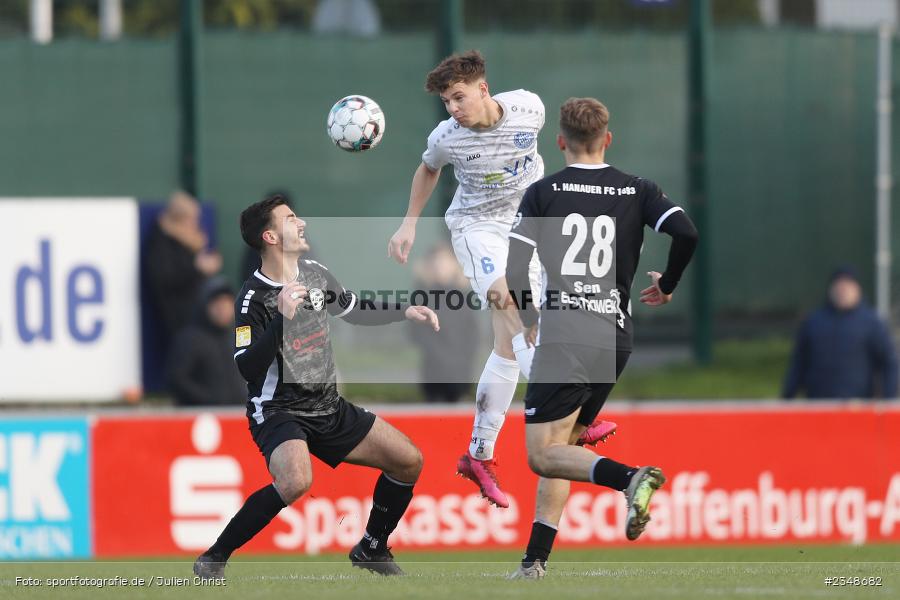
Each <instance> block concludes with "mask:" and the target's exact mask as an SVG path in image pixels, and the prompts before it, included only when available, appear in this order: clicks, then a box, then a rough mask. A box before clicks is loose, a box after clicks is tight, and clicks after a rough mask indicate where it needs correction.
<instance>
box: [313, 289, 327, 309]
mask: <svg viewBox="0 0 900 600" xmlns="http://www.w3.org/2000/svg"><path fill="white" fill-rule="evenodd" d="M309 304H310V306H312V309H313V310H314V311H316V312H319V311H320V310H322V309H323V308H324V307H325V292H323V291H322V290H320V289H319V288H310V289H309Z"/></svg>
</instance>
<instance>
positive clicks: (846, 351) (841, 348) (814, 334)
mask: <svg viewBox="0 0 900 600" xmlns="http://www.w3.org/2000/svg"><path fill="white" fill-rule="evenodd" d="M800 392H805V393H806V396H807V397H808V398H820V399H826V398H876V397H881V398H896V397H897V354H896V352H895V350H894V343H893V340H892V339H891V334H890V331H889V330H888V327H887V325H886V324H885V323H884V322H883V321H882V320H881V319H880V318H879V317H878V315H877V314H876V312H875V311H874V310H873V309H872V307H870V306H869V305H868V304H867V303H866V302H865V301H864V300H863V297H862V288H861V287H860V284H859V278H858V277H857V274H856V271H855V270H854V269H853V268H851V267H843V268H840V269H838V270H837V271H835V272H834V274H833V275H832V276H831V280H830V282H829V286H828V299H827V301H826V303H825V305H824V306H822V307H821V308H819V309H818V310H816V311H815V312H813V313H812V314H811V315H810V316H809V317H807V319H806V320H805V321H804V322H803V324H802V325H801V326H800V330H799V332H798V333H797V340H796V344H795V346H794V351H793V355H792V357H791V364H790V367H789V369H788V372H787V377H786V378H785V382H784V397H785V398H793V397H795V396H797V395H798V394H799V393H800Z"/></svg>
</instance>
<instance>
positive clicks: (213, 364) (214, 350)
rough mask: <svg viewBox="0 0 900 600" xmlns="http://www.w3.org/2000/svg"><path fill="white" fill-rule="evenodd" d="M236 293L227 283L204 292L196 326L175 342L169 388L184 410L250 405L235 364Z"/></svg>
mask: <svg viewBox="0 0 900 600" xmlns="http://www.w3.org/2000/svg"><path fill="white" fill-rule="evenodd" d="M233 330H234V291H233V290H232V289H231V287H230V286H229V285H228V284H227V283H226V282H225V280H224V279H221V278H219V277H215V278H213V279H210V280H209V281H208V282H207V283H206V284H205V285H204V287H203V288H202V290H201V300H200V302H199V303H198V306H197V310H196V312H195V317H194V322H193V323H192V324H190V325H188V326H187V327H186V328H185V329H184V330H182V331H181V332H180V333H179V334H178V336H177V337H176V338H175V342H174V344H173V345H172V351H171V353H170V356H169V365H168V369H167V374H168V384H169V388H170V390H171V392H172V394H173V395H174V396H175V401H176V403H177V404H178V405H180V406H209V405H233V406H242V405H243V404H245V403H246V401H247V385H246V383H245V382H244V379H243V378H242V377H241V374H240V372H239V371H238V368H237V366H236V365H235V364H234V358H233V357H232V352H233V348H234V344H233V340H232V335H234V333H233Z"/></svg>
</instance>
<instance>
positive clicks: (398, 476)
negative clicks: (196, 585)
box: [194, 195, 438, 578]
mask: <svg viewBox="0 0 900 600" xmlns="http://www.w3.org/2000/svg"><path fill="white" fill-rule="evenodd" d="M305 227H306V223H305V222H304V221H303V220H302V219H300V218H298V217H297V216H296V215H295V214H294V212H293V211H292V210H291V208H290V206H288V204H287V201H286V200H285V199H284V197H282V196H278V195H276V196H271V197H269V198H266V199H265V200H263V201H261V202H258V203H256V204H253V205H252V206H250V207H249V208H247V209H246V210H245V211H244V212H243V213H242V214H241V236H242V237H243V238H244V241H245V242H247V244H248V245H250V246H251V247H252V248H254V249H256V250H257V251H259V253H260V256H261V258H262V267H261V268H260V269H258V270H257V271H256V272H255V273H253V275H251V276H250V278H249V279H248V280H247V282H246V283H245V284H244V287H243V288H242V289H241V292H240V294H239V296H238V298H237V301H236V303H235V312H236V323H235V325H236V329H235V353H234V359H235V362H236V363H237V366H238V369H239V370H240V372H241V375H243V376H244V379H246V380H247V390H248V401H247V417H248V420H249V422H250V433H251V435H252V436H253V440H254V441H255V442H256V444H257V446H258V447H259V449H260V452H261V453H262V454H263V456H264V457H265V459H266V465H267V466H268V469H269V472H270V473H271V475H272V479H273V480H274V483H272V484H271V485H268V486H266V487H264V488H262V489H260V490H258V491H256V492H255V493H253V494H252V495H251V496H250V497H249V498H247V500H246V502H245V503H244V505H243V506H242V507H241V509H240V510H239V511H238V512H237V514H236V515H235V516H234V517H233V518H232V519H231V521H230V522H229V523H228V525H227V526H226V527H225V530H224V531H223V532H222V534H221V535H220V536H219V538H218V539H217V540H216V542H215V544H213V545H212V546H211V547H210V548H209V550H207V551H206V552H204V553H203V554H202V555H201V556H200V557H199V558H198V559H197V561H196V562H195V563H194V573H195V574H197V575H198V576H200V577H204V578H220V577H223V576H224V568H225V563H226V561H227V560H228V558H229V557H230V556H231V553H232V552H234V551H235V550H236V549H237V548H239V547H241V546H242V545H243V544H245V543H246V542H247V541H249V540H250V539H251V538H252V537H253V536H254V535H256V534H257V533H258V532H259V531H261V530H262V529H263V528H264V527H265V526H266V525H267V524H268V523H269V522H270V521H271V520H272V519H273V518H274V517H275V515H277V514H278V512H279V511H280V510H281V509H282V508H284V507H285V506H286V505H288V504H291V503H292V502H294V501H295V500H297V499H298V498H300V496H302V495H303V494H305V493H306V492H307V490H309V488H310V485H311V484H312V467H311V465H310V458H309V456H310V454H312V455H313V456H316V457H317V458H319V459H320V460H322V461H323V462H325V463H326V464H328V465H329V466H331V467H332V468H335V467H337V466H338V465H339V464H341V463H342V462H347V463H351V464H356V465H364V466H368V467H374V468H376V469H380V470H381V471H382V473H381V476H380V477H379V478H378V481H377V483H376V485H375V492H374V494H373V503H374V504H373V508H372V511H371V513H370V514H369V520H368V523H367V524H366V533H365V536H364V537H363V539H362V540H360V542H359V543H358V544H357V545H356V546H355V547H354V548H353V549H352V550H351V552H350V560H351V563H352V564H353V565H354V566H357V567H361V568H366V569H369V570H371V571H374V572H376V573H381V574H382V575H400V574H402V573H403V572H402V571H401V570H400V568H399V567H398V566H397V565H396V563H394V558H393V555H392V554H391V552H390V550H389V549H388V547H387V539H388V536H389V535H390V534H391V532H393V531H394V528H395V527H396V526H397V523H398V522H399V521H400V518H401V517H402V516H403V513H404V512H405V511H406V508H407V506H409V502H410V500H411V499H412V495H413V486H414V485H415V482H416V480H417V479H418V477H419V473H420V472H421V470H422V454H421V452H420V451H419V449H418V448H416V446H414V445H413V443H412V442H411V441H410V440H409V438H407V437H406V436H405V435H403V434H402V433H401V432H399V431H398V430H396V429H395V428H393V427H392V426H390V425H388V424H387V423H386V422H385V421H383V420H382V419H380V418H378V417H376V416H375V415H374V414H372V413H370V412H369V411H367V410H365V409H362V408H359V407H357V406H354V405H353V404H351V403H350V402H347V401H346V400H344V398H342V397H341V396H340V394H338V391H337V381H336V376H335V368H334V357H333V354H332V349H331V342H330V340H329V326H328V316H329V315H331V316H334V317H338V318H342V319H344V320H346V321H348V322H350V323H355V324H360V325H380V324H383V323H391V322H394V321H402V320H403V319H409V320H412V321H419V322H422V323H424V324H428V325H431V326H432V328H433V329H434V330H435V331H437V330H438V320H437V316H436V315H435V314H434V312H433V311H431V310H430V309H428V308H427V307H421V306H412V307H411V306H405V305H400V304H396V305H389V304H387V303H384V304H382V305H381V306H376V305H375V303H373V302H371V301H363V300H360V298H359V297H358V296H357V295H356V294H354V293H353V292H351V291H348V290H346V289H344V287H343V286H341V284H340V283H338V281H337V280H336V279H335V278H334V276H333V275H331V273H330V272H329V271H328V269H327V268H325V266H323V265H321V264H319V263H317V262H315V261H312V260H303V259H301V258H300V257H301V256H302V255H303V254H304V253H305V252H307V251H308V250H309V245H308V243H307V241H306V239H305V236H304V231H305Z"/></svg>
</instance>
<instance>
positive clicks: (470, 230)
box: [450, 221, 543, 309]
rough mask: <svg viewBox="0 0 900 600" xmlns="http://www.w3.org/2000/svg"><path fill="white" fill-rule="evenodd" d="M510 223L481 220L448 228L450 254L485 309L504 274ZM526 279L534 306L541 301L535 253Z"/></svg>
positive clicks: (540, 285) (537, 261) (539, 268)
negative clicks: (450, 245) (496, 282)
mask: <svg viewBox="0 0 900 600" xmlns="http://www.w3.org/2000/svg"><path fill="white" fill-rule="evenodd" d="M509 230H510V225H509V224H506V223H500V222H498V221H482V222H480V223H475V224H474V225H470V226H468V227H466V228H464V229H452V230H451V231H450V238H451V242H452V243H453V253H454V254H456V260H457V261H459V266H461V267H462V270H463V273H465V275H466V277H467V278H468V279H469V283H470V284H471V286H472V290H473V291H474V292H475V293H476V294H478V299H479V300H481V307H482V309H484V308H488V303H487V292H488V290H489V289H490V287H491V286H492V285H493V284H494V282H495V281H497V279H499V278H500V277H504V276H505V275H506V259H507V256H508V255H509ZM528 279H529V280H530V282H531V293H532V298H533V299H534V300H533V301H534V303H535V305H538V304H540V297H541V296H540V294H541V289H542V279H543V275H542V268H541V261H540V259H539V258H538V255H537V252H535V253H534V255H532V257H531V263H529V265H528Z"/></svg>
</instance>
